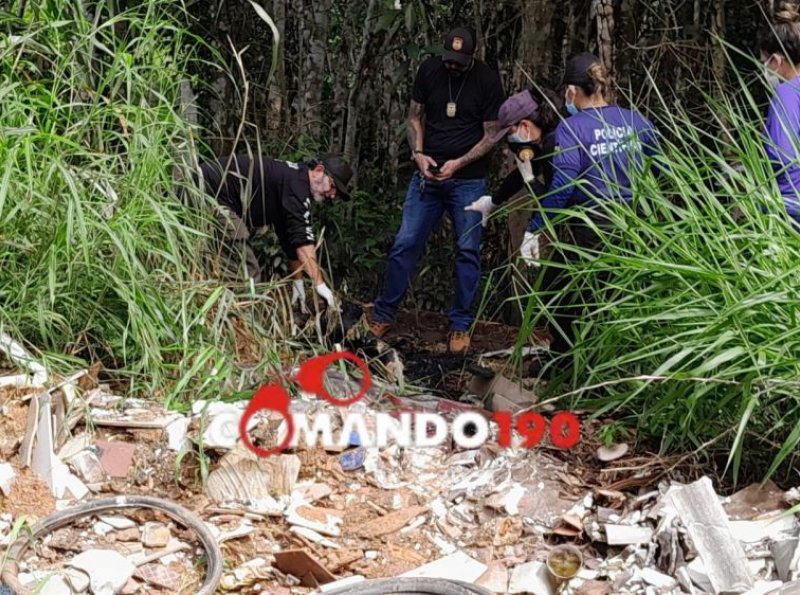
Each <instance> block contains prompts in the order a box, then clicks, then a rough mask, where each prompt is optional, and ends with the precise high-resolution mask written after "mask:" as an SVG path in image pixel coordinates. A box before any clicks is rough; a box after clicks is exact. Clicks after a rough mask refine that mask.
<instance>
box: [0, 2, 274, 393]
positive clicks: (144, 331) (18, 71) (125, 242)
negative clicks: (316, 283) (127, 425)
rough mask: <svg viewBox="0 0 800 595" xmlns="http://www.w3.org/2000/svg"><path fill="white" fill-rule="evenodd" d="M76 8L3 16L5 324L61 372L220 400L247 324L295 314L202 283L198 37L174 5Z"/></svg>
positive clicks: (0, 247) (205, 215) (204, 212)
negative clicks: (189, 180)
mask: <svg viewBox="0 0 800 595" xmlns="http://www.w3.org/2000/svg"><path fill="white" fill-rule="evenodd" d="M79 7H80V3H78V4H74V3H45V4H43V5H39V6H38V7H37V9H36V11H35V12H33V11H29V13H28V15H27V17H26V20H25V21H24V22H20V21H17V20H16V19H14V18H12V17H3V19H0V21H2V22H1V23H0V25H2V26H3V27H4V28H6V29H9V30H11V31H13V32H14V34H13V35H10V36H6V37H4V39H3V45H2V48H0V96H1V97H2V98H3V109H2V113H0V159H2V161H3V164H4V168H3V172H2V174H0V229H2V237H0V326H2V328H3V330H4V331H5V332H9V333H11V334H12V335H14V336H15V337H18V338H21V339H22V340H23V341H24V342H27V343H28V344H29V345H32V346H33V348H34V349H35V350H38V352H39V353H40V355H41V356H42V357H43V358H45V359H46V360H47V361H48V363H49V365H50V366H51V369H52V370H53V371H62V372H63V371H66V370H68V369H72V368H73V367H74V366H76V365H80V364H84V363H86V362H87V361H92V360H97V359H100V360H102V361H103V362H104V363H105V364H106V365H107V366H108V367H109V368H111V369H115V370H117V371H118V372H119V374H121V375H123V376H125V377H127V378H128V379H129V380H130V381H131V383H132V388H133V390H134V392H141V393H144V394H146V395H156V396H161V397H164V398H165V399H166V401H167V403H170V402H172V400H173V399H176V398H180V397H183V396H186V395H191V396H192V397H197V396H198V393H199V394H207V395H209V396H216V395H217V393H218V392H219V391H220V390H221V387H222V386H223V385H224V384H225V383H227V382H234V383H235V382H237V374H238V371H237V368H236V366H235V363H236V357H235V356H236V349H235V345H234V339H233V334H234V333H233V332H232V324H233V321H234V319H236V318H240V319H241V318H245V319H248V322H252V323H253V326H255V327H256V328H258V326H257V324H259V321H263V320H266V321H270V320H274V321H275V322H277V321H280V320H282V318H283V316H282V315H276V312H275V306H276V304H275V303H274V302H273V301H271V300H266V299H264V300H261V301H255V302H254V301H252V299H251V300H250V301H249V302H245V303H249V305H248V306H244V305H242V301H241V299H240V298H237V296H236V295H235V294H234V293H232V292H231V291H229V290H225V289H224V288H222V287H218V286H216V285H215V284H208V283H206V282H205V281H204V280H205V279H206V278H207V277H208V275H207V273H206V269H205V267H204V264H205V263H204V262H203V259H202V258H200V256H201V255H202V254H203V253H204V250H205V249H206V239H207V237H208V232H209V230H210V223H211V222H210V219H209V218H210V214H211V213H212V212H213V211H212V209H211V208H210V205H209V204H208V203H207V199H205V198H204V197H201V196H197V193H196V191H192V190H191V189H190V188H187V189H186V191H185V194H184V196H186V198H187V199H188V200H179V198H178V196H177V192H176V191H177V190H178V187H177V186H176V185H175V182H174V180H173V170H175V171H180V170H181V166H182V163H183V162H184V160H185V159H187V157H188V156H189V155H190V153H191V148H192V139H193V135H194V131H193V130H192V128H191V127H190V126H189V125H188V124H187V123H186V122H185V121H184V119H183V116H182V114H181V111H180V82H181V80H182V79H184V78H186V74H185V73H186V71H187V62H188V60H189V58H188V56H190V55H191V54H192V48H193V46H195V45H196V44H197V43H199V42H198V40H196V39H193V38H191V37H190V36H189V35H188V34H187V33H186V32H185V31H184V30H183V29H182V28H181V20H180V19H181V15H180V13H179V12H176V8H175V6H174V4H173V3H171V2H167V1H161V0H148V1H146V2H142V3H138V6H137V7H136V8H132V9H130V10H129V11H126V12H124V13H122V14H119V15H110V14H106V13H105V12H103V13H98V14H97V15H89V14H85V13H84V12H82V11H81V10H79ZM248 291H249V290H248V288H244V289H243V294H244V295H245V296H246V294H247V293H248ZM265 315H266V316H265ZM251 318H252V320H250V319H251ZM268 324H274V322H268ZM262 330H263V331H264V332H263V334H262V335H261V336H262V337H263V338H264V340H267V338H268V337H270V336H275V329H274V328H270V327H269V326H267V328H266V329H262ZM76 360H77V361H76Z"/></svg>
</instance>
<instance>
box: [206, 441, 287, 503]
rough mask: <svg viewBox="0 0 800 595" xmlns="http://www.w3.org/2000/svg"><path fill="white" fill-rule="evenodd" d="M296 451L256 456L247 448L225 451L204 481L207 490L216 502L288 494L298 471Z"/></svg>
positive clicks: (258, 498) (250, 499)
mask: <svg viewBox="0 0 800 595" xmlns="http://www.w3.org/2000/svg"><path fill="white" fill-rule="evenodd" d="M300 465H301V463H300V458H299V457H298V456H297V455H285V454H282V455H277V456H272V457H269V458H267V459H263V458H258V457H257V456H256V455H255V454H254V453H251V452H250V451H245V450H244V449H242V450H239V449H237V450H234V451H232V452H230V453H228V454H227V455H225V456H224V457H223V458H222V460H221V461H220V465H219V467H218V468H217V469H214V471H212V472H211V473H210V474H209V476H208V482H207V484H206V494H207V495H208V497H209V498H211V499H212V500H214V501H215V502H226V501H231V500H238V501H252V500H262V499H264V498H271V497H273V496H283V495H288V494H291V492H292V490H293V489H294V486H295V484H296V483H297V478H298V476H299V474H300Z"/></svg>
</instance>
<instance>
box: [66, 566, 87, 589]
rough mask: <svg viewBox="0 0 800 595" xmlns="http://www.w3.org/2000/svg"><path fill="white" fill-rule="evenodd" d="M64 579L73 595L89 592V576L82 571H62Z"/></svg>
mask: <svg viewBox="0 0 800 595" xmlns="http://www.w3.org/2000/svg"><path fill="white" fill-rule="evenodd" d="M64 578H65V579H67V582H68V583H69V586H70V588H71V589H72V592H73V593H85V592H86V591H88V590H89V575H88V574H86V573H85V572H83V571H82V570H76V569H74V568H67V569H66V570H65V571H64Z"/></svg>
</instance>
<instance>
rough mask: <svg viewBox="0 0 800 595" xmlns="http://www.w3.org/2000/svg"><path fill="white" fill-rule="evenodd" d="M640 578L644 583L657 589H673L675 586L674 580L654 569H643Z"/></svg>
mask: <svg viewBox="0 0 800 595" xmlns="http://www.w3.org/2000/svg"><path fill="white" fill-rule="evenodd" d="M641 576H642V580H643V581H644V582H646V583H647V584H648V585H652V586H654V587H656V588H658V589H673V588H674V587H675V586H676V581H675V579H674V578H672V577H671V576H668V575H666V574H663V573H661V572H659V571H658V570H656V569H654V568H643V569H642V574H641Z"/></svg>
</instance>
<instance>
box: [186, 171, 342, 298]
mask: <svg viewBox="0 0 800 595" xmlns="http://www.w3.org/2000/svg"><path fill="white" fill-rule="evenodd" d="M200 173H201V174H202V182H203V190H204V191H205V192H206V193H207V194H209V195H211V196H213V197H215V198H216V201H217V220H218V222H219V233H218V235H217V239H218V243H219V246H218V251H219V255H220V265H221V268H222V273H223V276H224V277H226V278H227V279H232V280H241V279H242V277H246V278H252V279H253V280H254V281H255V282H256V283H258V282H260V281H261V280H262V278H261V265H260V264H259V261H258V258H257V257H256V254H255V252H254V250H253V248H252V246H251V245H250V243H249V240H250V237H251V235H252V233H253V232H254V231H256V230H258V229H261V228H264V227H267V226H271V227H272V228H273V229H274V230H275V233H276V235H277V236H278V240H279V241H280V244H281V247H282V248H283V251H284V252H285V253H286V256H287V257H288V258H289V267H290V268H291V270H292V273H293V276H294V288H293V291H292V303H293V304H294V303H295V302H298V301H299V302H300V307H301V309H302V310H303V311H304V312H306V311H307V309H306V306H305V289H304V288H303V279H302V271H303V269H305V271H306V273H308V276H309V277H310V278H311V280H312V281H313V283H314V288H315V289H316V291H317V293H318V294H319V295H320V296H321V297H322V298H324V299H325V301H326V302H327V303H328V305H329V306H334V305H335V300H334V296H333V292H332V291H331V290H330V289H329V288H328V286H327V285H326V284H325V281H324V279H323V276H322V272H321V270H320V268H319V265H318V263H317V256H316V249H315V246H314V243H315V238H314V230H313V228H312V226H311V211H310V207H311V201H312V200H314V201H315V202H318V203H322V202H325V201H328V200H333V199H335V198H337V197H338V198H342V199H343V200H350V189H349V188H348V184H349V183H350V180H351V178H352V176H353V170H352V168H351V167H350V165H349V164H347V162H345V161H344V160H342V159H340V158H339V157H336V156H334V155H323V156H321V157H319V158H318V159H314V160H310V161H308V162H306V163H294V162H290V161H280V160H277V159H272V158H270V157H258V158H256V159H251V158H250V157H249V156H248V155H236V156H231V155H228V156H224V157H219V158H217V159H214V160H211V161H207V162H205V163H203V164H201V166H200ZM196 181H197V182H198V183H199V180H196ZM243 266H244V271H242V267H243ZM242 273H244V274H242Z"/></svg>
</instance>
